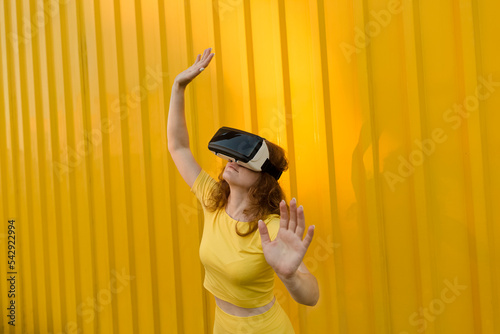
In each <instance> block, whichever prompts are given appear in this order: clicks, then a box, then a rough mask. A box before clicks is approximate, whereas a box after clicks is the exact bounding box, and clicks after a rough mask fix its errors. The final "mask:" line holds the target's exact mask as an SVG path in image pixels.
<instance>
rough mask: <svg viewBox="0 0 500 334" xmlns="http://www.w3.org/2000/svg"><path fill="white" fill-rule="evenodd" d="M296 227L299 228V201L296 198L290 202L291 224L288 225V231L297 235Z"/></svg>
mask: <svg viewBox="0 0 500 334" xmlns="http://www.w3.org/2000/svg"><path fill="white" fill-rule="evenodd" d="M296 227H297V200H296V199H295V197H294V198H292V200H291V201H290V222H289V223H288V229H289V230H291V231H292V232H294V233H295V228H296Z"/></svg>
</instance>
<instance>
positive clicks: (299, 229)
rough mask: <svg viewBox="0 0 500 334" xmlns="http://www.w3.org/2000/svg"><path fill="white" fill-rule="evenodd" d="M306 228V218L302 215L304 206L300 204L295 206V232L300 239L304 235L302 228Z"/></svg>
mask: <svg viewBox="0 0 500 334" xmlns="http://www.w3.org/2000/svg"><path fill="white" fill-rule="evenodd" d="M305 228H306V219H305V217H304V207H303V206H302V205H301V206H299V207H298V208H297V229H296V230H295V233H296V234H297V235H298V236H299V237H300V240H302V238H303V237H304V230H305Z"/></svg>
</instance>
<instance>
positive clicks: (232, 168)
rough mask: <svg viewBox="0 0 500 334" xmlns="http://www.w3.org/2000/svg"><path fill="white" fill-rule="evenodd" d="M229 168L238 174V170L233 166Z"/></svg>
mask: <svg viewBox="0 0 500 334" xmlns="http://www.w3.org/2000/svg"><path fill="white" fill-rule="evenodd" d="M229 168H231V169H234V170H235V171H236V173H238V171H237V170H236V168H234V167H233V166H229Z"/></svg>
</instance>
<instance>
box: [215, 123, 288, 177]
mask: <svg viewBox="0 0 500 334" xmlns="http://www.w3.org/2000/svg"><path fill="white" fill-rule="evenodd" d="M208 149H209V150H210V151H212V152H214V154H215V155H216V156H218V157H221V158H223V159H226V160H229V161H236V163H237V164H238V165H240V166H243V167H246V168H248V169H251V170H253V171H256V172H264V173H268V174H270V175H271V176H272V177H274V178H275V179H276V180H278V179H279V178H280V176H281V173H282V172H283V171H281V170H279V169H278V168H277V167H276V166H275V165H273V164H272V163H271V161H270V160H269V149H268V147H267V145H266V142H265V140H264V138H262V137H259V136H257V135H254V134H253V133H249V132H245V131H242V130H238V129H233V128H228V127H225V126H224V127H222V128H220V129H219V130H218V131H217V132H216V133H215V135H214V136H213V137H212V139H211V140H210V142H209V143H208Z"/></svg>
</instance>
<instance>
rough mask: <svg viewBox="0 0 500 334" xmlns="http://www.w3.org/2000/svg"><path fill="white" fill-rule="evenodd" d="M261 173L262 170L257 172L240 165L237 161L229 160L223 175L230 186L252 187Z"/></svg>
mask: <svg viewBox="0 0 500 334" xmlns="http://www.w3.org/2000/svg"><path fill="white" fill-rule="evenodd" d="M260 174H261V173H260V172H255V171H253V170H250V169H248V168H245V167H243V166H240V165H238V164H237V163H236V162H228V163H227V164H226V168H225V169H224V173H223V174H222V176H223V177H224V180H226V181H227V183H229V185H230V186H238V187H242V188H245V189H250V187H251V186H252V185H253V184H254V183H255V182H256V181H257V180H258V179H259V177H260Z"/></svg>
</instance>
